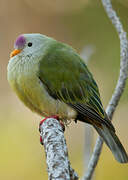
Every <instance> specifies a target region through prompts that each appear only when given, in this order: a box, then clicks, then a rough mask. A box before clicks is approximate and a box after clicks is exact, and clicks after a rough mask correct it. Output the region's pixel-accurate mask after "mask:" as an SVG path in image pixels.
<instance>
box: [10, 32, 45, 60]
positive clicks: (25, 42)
mask: <svg viewBox="0 0 128 180" xmlns="http://www.w3.org/2000/svg"><path fill="white" fill-rule="evenodd" d="M47 39H48V37H47V36H44V35H41V34H22V35H20V36H18V38H17V39H16V41H15V44H14V50H13V51H12V52H11V54H10V58H12V57H14V56H16V55H19V54H21V55H25V56H26V55H32V54H34V53H35V52H37V51H38V50H40V49H41V48H42V47H43V46H44V44H45V42H46V40H47Z"/></svg>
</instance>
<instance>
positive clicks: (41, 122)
mask: <svg viewBox="0 0 128 180" xmlns="http://www.w3.org/2000/svg"><path fill="white" fill-rule="evenodd" d="M48 118H54V119H57V120H58V121H59V122H60V125H61V127H62V130H63V131H65V126H64V124H63V122H62V121H60V119H59V116H58V115H54V116H49V117H46V118H44V119H43V120H41V121H40V123H39V132H40V134H41V125H42V124H43V123H44V121H46V119H48ZM40 143H41V144H42V145H44V144H43V139H42V136H41V135H40Z"/></svg>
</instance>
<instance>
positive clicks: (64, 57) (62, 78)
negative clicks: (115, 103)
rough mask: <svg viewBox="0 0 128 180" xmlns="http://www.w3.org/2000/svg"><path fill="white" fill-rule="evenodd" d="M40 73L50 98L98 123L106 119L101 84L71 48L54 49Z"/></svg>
mask: <svg viewBox="0 0 128 180" xmlns="http://www.w3.org/2000/svg"><path fill="white" fill-rule="evenodd" d="M39 69H40V71H39V78H40V80H41V81H42V82H43V84H44V86H45V88H46V90H47V92H48V93H49V95H50V96H52V97H53V98H55V99H59V100H60V101H63V102H65V103H67V104H68V105H70V106H72V107H73V108H74V109H75V110H76V111H77V112H78V113H80V114H82V115H85V116H87V115H89V116H92V118H95V119H97V120H99V119H101V120H103V119H104V118H105V112H104V109H103V106H102V103H101V100H100V94H99V90H98V87H97V84H96V82H95V80H94V79H93V77H92V74H91V73H90V72H89V70H88V68H87V66H86V65H85V64H84V62H83V61H82V60H81V58H80V56H79V55H78V54H77V53H76V52H75V51H74V50H73V49H72V48H71V47H70V46H67V45H65V44H62V43H59V42H56V43H54V44H53V45H51V46H50V47H49V49H48V50H47V53H46V54H45V55H44V56H43V58H42V60H41V61H40V65H39Z"/></svg>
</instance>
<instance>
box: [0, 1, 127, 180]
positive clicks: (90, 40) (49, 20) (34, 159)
mask: <svg viewBox="0 0 128 180" xmlns="http://www.w3.org/2000/svg"><path fill="white" fill-rule="evenodd" d="M112 3H113V6H114V8H115V9H116V11H117V13H118V15H119V16H120V19H121V21H122V22H123V25H124V28H125V30H126V31H128V23H127V19H128V0H123V1H122V0H117V1H115V0H113V1H112ZM32 32H40V33H42V34H46V35H49V36H52V37H54V38H56V39H57V40H59V41H63V42H65V43H68V44H70V45H72V46H73V47H74V48H76V49H77V51H78V52H80V51H81V50H82V48H83V47H84V46H88V45H93V46H94V47H95V52H94V54H93V55H92V57H91V60H90V62H89V68H90V70H91V72H92V73H93V75H94V76H95V79H96V81H97V83H98V85H99V88H100V92H101V97H102V100H103V104H104V105H105V106H106V105H107V103H108V101H109V99H110V97H111V94H112V92H113V90H114V87H115V84H116V81H117V77H118V74H119V60H120V45H119V39H118V36H117V33H116V31H115V29H114V27H113V26H112V24H111V22H110V20H109V19H108V17H107V15H106V13H105V11H104V9H103V7H102V5H101V1H100V0H95V1H94V0H79V1H77V0H70V1H68V0H62V1H60V0H55V1H50V0H47V1H45V0H36V1H35V0H13V1H10V0H1V1H0V52H1V60H0V62H1V65H0V99H1V101H0V179H3V180H15V179H19V180H20V179H21V180H22V179H24V180H27V179H31V180H34V179H44V180H45V179H47V172H46V163H45V154H44V152H43V147H41V146H40V144H39V133H38V123H39V120H40V117H38V116H36V115H35V114H33V113H31V112H30V111H29V110H28V109H27V108H25V107H24V106H23V105H22V103H20V101H19V100H18V99H17V97H16V96H15V94H14V93H13V92H12V90H11V89H10V87H9V85H8V82H7V77H6V67H7V63H8V59H9V53H10V52H11V50H12V49H13V42H14V40H15V39H16V37H17V35H19V34H21V33H32ZM127 106H128V85H127V88H126V90H125V93H124V94H123V97H122V98H121V102H120V103H119V106H118V108H117V111H116V113H115V116H114V125H115V126H116V129H117V134H119V136H120V138H121V140H122V142H123V144H124V145H125V147H126V149H127V151H128V141H127V137H128V133H127V132H128V128H127V127H128V122H127V117H128V111H127ZM65 134H66V139H67V143H68V148H69V154H70V159H71V162H72V166H73V167H74V168H75V169H76V171H77V172H78V173H79V175H80V176H81V175H82V174H83V169H84V168H83V144H84V138H83V137H84V124H82V123H78V124H77V125H76V124H74V123H72V124H71V125H70V126H69V127H68V128H67V130H66V133H65ZM95 176H96V179H97V180H103V179H104V180H107V179H109V180H112V179H116V180H120V179H121V180H127V179H128V165H120V164H118V163H117V162H116V161H115V160H114V158H113V156H112V154H111V152H110V151H109V150H108V149H107V148H106V146H105V145H104V149H103V153H102V155H101V159H100V161H99V164H98V166H97V169H96V175H95Z"/></svg>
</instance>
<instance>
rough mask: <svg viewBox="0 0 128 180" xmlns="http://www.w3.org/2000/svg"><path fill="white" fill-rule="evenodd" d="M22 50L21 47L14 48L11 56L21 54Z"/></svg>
mask: <svg viewBox="0 0 128 180" xmlns="http://www.w3.org/2000/svg"><path fill="white" fill-rule="evenodd" d="M21 51H22V50H21V49H14V50H13V51H12V52H11V54H10V58H12V57H13V56H15V55H17V54H19V53H20V52H21Z"/></svg>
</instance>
